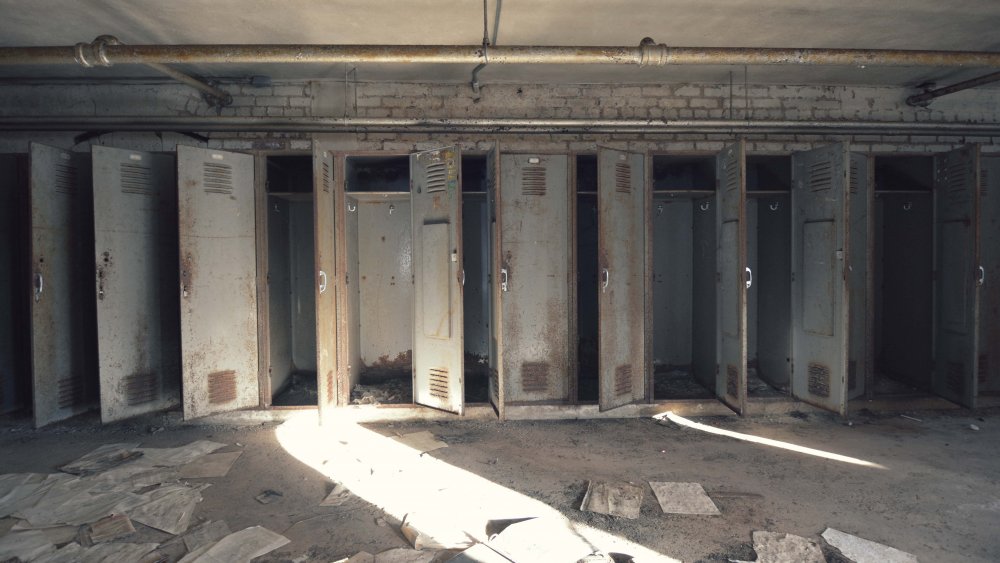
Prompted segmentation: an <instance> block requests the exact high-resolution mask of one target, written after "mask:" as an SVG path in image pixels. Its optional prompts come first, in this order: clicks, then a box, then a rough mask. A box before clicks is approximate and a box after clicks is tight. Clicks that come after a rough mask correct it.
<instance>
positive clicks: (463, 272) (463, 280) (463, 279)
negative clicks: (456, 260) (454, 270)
mask: <svg viewBox="0 0 1000 563" xmlns="http://www.w3.org/2000/svg"><path fill="white" fill-rule="evenodd" d="M462 287H465V269H463V270H462Z"/></svg>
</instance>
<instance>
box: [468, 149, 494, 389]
mask: <svg viewBox="0 0 1000 563" xmlns="http://www.w3.org/2000/svg"><path fill="white" fill-rule="evenodd" d="M488 164H489V163H488V162H487V158H486V155H478V154H463V155H462V182H461V185H462V262H463V263H462V267H463V269H464V270H465V284H464V286H463V292H462V296H463V297H462V301H463V303H462V305H463V309H464V315H463V319H464V320H463V322H464V337H465V338H464V342H465V402H466V403H486V402H487V401H488V400H489V396H488V394H489V379H488V378H489V374H490V365H491V358H490V338H491V335H492V326H491V324H490V318H491V313H490V311H491V305H490V303H491V301H492V299H491V296H492V285H491V284H492V282H491V280H490V269H491V263H492V252H491V249H492V240H491V238H490V232H491V231H490V229H491V226H490V225H491V208H490V199H489V198H490V194H489V186H490V185H491V179H490V175H491V174H492V173H493V170H492V169H491V167H490V166H489V165H488Z"/></svg>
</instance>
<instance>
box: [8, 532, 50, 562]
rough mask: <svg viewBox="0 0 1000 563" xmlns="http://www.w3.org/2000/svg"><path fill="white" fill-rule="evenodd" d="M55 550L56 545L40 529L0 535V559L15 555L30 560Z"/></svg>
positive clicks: (12, 557) (23, 559)
mask: <svg viewBox="0 0 1000 563" xmlns="http://www.w3.org/2000/svg"><path fill="white" fill-rule="evenodd" d="M55 550H56V546H55V545H54V544H53V543H52V542H51V541H49V537H48V536H47V535H46V534H45V532H43V531H42V530H23V531H18V532H11V533H9V534H7V535H6V536H3V537H0V561H7V560H8V559H14V558H15V557H16V558H17V559H20V560H21V561H32V560H35V559H37V558H39V557H41V556H43V555H46V554H49V553H53V552H54V551H55Z"/></svg>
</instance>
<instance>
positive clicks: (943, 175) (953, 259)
mask: <svg viewBox="0 0 1000 563" xmlns="http://www.w3.org/2000/svg"><path fill="white" fill-rule="evenodd" d="M979 159H980V156H979V146H978V145H969V146H966V147H963V148H961V149H958V150H955V151H952V152H949V153H945V154H940V155H937V156H935V157H934V239H935V240H934V272H935V286H934V374H933V378H932V385H933V389H934V392H935V393H937V394H939V395H941V396H942V397H944V398H946V399H948V400H950V401H954V402H956V403H959V404H961V405H963V406H966V407H969V408H974V407H975V404H976V394H977V385H978V381H977V375H978V362H979V354H978V350H977V349H978V344H979V343H978V337H979V335H978V332H979V288H980V286H981V284H982V283H983V282H984V277H985V276H984V272H983V269H982V265H981V263H980V261H979V190H980V174H981V173H982V172H981V170H980V163H979ZM992 242H994V243H995V242H996V241H992Z"/></svg>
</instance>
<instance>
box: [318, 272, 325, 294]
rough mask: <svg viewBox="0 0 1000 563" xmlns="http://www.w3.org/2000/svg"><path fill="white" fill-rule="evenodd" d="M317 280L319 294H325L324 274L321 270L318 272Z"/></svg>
mask: <svg viewBox="0 0 1000 563" xmlns="http://www.w3.org/2000/svg"><path fill="white" fill-rule="evenodd" d="M319 280H320V281H319V292H320V293H325V292H326V272H324V271H323V270H320V271H319Z"/></svg>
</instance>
